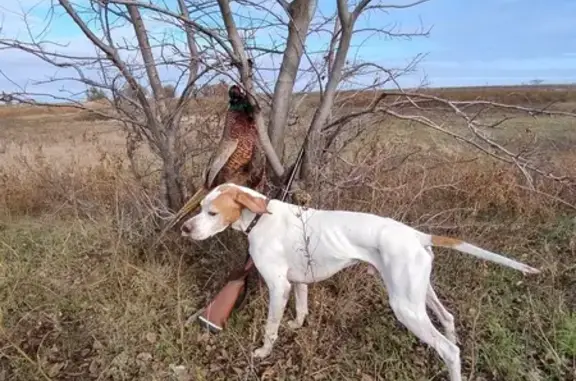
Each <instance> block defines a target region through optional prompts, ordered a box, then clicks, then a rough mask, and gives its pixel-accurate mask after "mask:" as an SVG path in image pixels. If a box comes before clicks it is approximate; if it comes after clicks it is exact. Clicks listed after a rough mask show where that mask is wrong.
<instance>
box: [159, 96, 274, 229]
mask: <svg viewBox="0 0 576 381" xmlns="http://www.w3.org/2000/svg"><path fill="white" fill-rule="evenodd" d="M265 172H266V156H265V155H264V152H263V150H262V149H261V148H260V141H259V139H258V130H257V128H256V123H255V121H254V108H253V106H252V105H251V104H250V102H249V100H248V97H247V95H246V94H245V93H244V92H243V91H242V90H241V89H240V88H239V87H238V86H236V85H233V86H231V87H230V89H229V90H228V111H227V113H226V120H225V125H224V132H223V134H222V138H221V139H220V143H219V145H218V148H217V150H216V151H215V152H214V154H213V155H212V157H211V158H210V161H209V163H208V168H207V170H206V172H205V175H204V184H203V186H202V187H200V189H199V190H198V191H197V192H196V193H195V194H194V195H193V196H192V198H190V200H189V201H188V202H187V203H186V204H185V205H184V206H183V207H182V209H180V210H179V211H178V213H176V215H175V216H174V219H173V220H172V223H170V224H169V226H167V227H166V228H165V231H166V230H168V229H170V228H171V227H172V226H174V225H175V224H176V223H178V221H179V220H180V219H181V218H182V217H184V216H185V215H186V214H188V213H190V212H192V211H193V210H194V209H196V207H197V206H198V204H199V203H200V201H201V200H202V198H204V196H206V194H208V192H209V191H210V190H212V189H213V188H215V187H217V186H218V185H220V184H223V183H226V182H233V183H235V184H239V185H245V186H248V187H250V188H254V189H257V190H259V191H262V189H263V186H264V184H265V177H266V176H265V175H266V173H265Z"/></svg>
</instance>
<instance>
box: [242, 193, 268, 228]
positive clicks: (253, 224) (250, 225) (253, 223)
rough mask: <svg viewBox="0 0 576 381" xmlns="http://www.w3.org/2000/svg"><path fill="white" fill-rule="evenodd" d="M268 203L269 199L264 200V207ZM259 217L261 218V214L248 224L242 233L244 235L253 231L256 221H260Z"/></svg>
mask: <svg viewBox="0 0 576 381" xmlns="http://www.w3.org/2000/svg"><path fill="white" fill-rule="evenodd" d="M269 202H270V199H269V198H266V206H268V203H269ZM260 217H262V215H261V214H257V215H256V216H255V217H254V218H253V219H252V221H250V224H249V225H248V227H247V228H246V230H244V233H246V234H250V232H251V231H252V229H254V226H256V224H257V223H258V221H260Z"/></svg>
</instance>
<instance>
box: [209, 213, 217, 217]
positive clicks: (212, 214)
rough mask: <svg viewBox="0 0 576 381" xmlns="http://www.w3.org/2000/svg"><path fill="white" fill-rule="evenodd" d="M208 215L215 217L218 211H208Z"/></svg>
mask: <svg viewBox="0 0 576 381" xmlns="http://www.w3.org/2000/svg"><path fill="white" fill-rule="evenodd" d="M208 215H209V216H212V217H214V216H215V215H216V213H214V212H208Z"/></svg>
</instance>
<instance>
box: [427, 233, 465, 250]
mask: <svg viewBox="0 0 576 381" xmlns="http://www.w3.org/2000/svg"><path fill="white" fill-rule="evenodd" d="M461 243H462V241H461V240H459V239H456V238H450V237H443V236H441V235H433V236H432V245H433V246H442V247H455V246H458V245H460V244H461Z"/></svg>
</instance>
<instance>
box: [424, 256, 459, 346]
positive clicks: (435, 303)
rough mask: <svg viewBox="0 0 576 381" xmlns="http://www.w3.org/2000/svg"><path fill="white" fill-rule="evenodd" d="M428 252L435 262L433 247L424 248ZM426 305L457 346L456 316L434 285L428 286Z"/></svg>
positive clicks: (449, 338)
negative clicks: (441, 298)
mask: <svg viewBox="0 0 576 381" xmlns="http://www.w3.org/2000/svg"><path fill="white" fill-rule="evenodd" d="M424 249H425V250H426V252H427V253H428V254H429V255H430V259H431V260H432V261H434V252H433V251H432V248H431V247H429V246H428V247H425V248H424ZM426 305H427V306H428V307H429V308H430V309H431V310H432V312H434V315H436V317H437V318H438V320H440V324H442V327H444V331H445V332H446V337H448V340H450V341H451V342H453V343H454V344H456V342H457V338H456V328H455V327H454V316H452V314H451V313H450V312H448V310H447V309H446V307H444V305H443V304H442V302H441V301H440V299H439V298H438V295H436V292H435V291H434V289H433V288H432V284H429V285H428V290H427V292H426Z"/></svg>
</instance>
